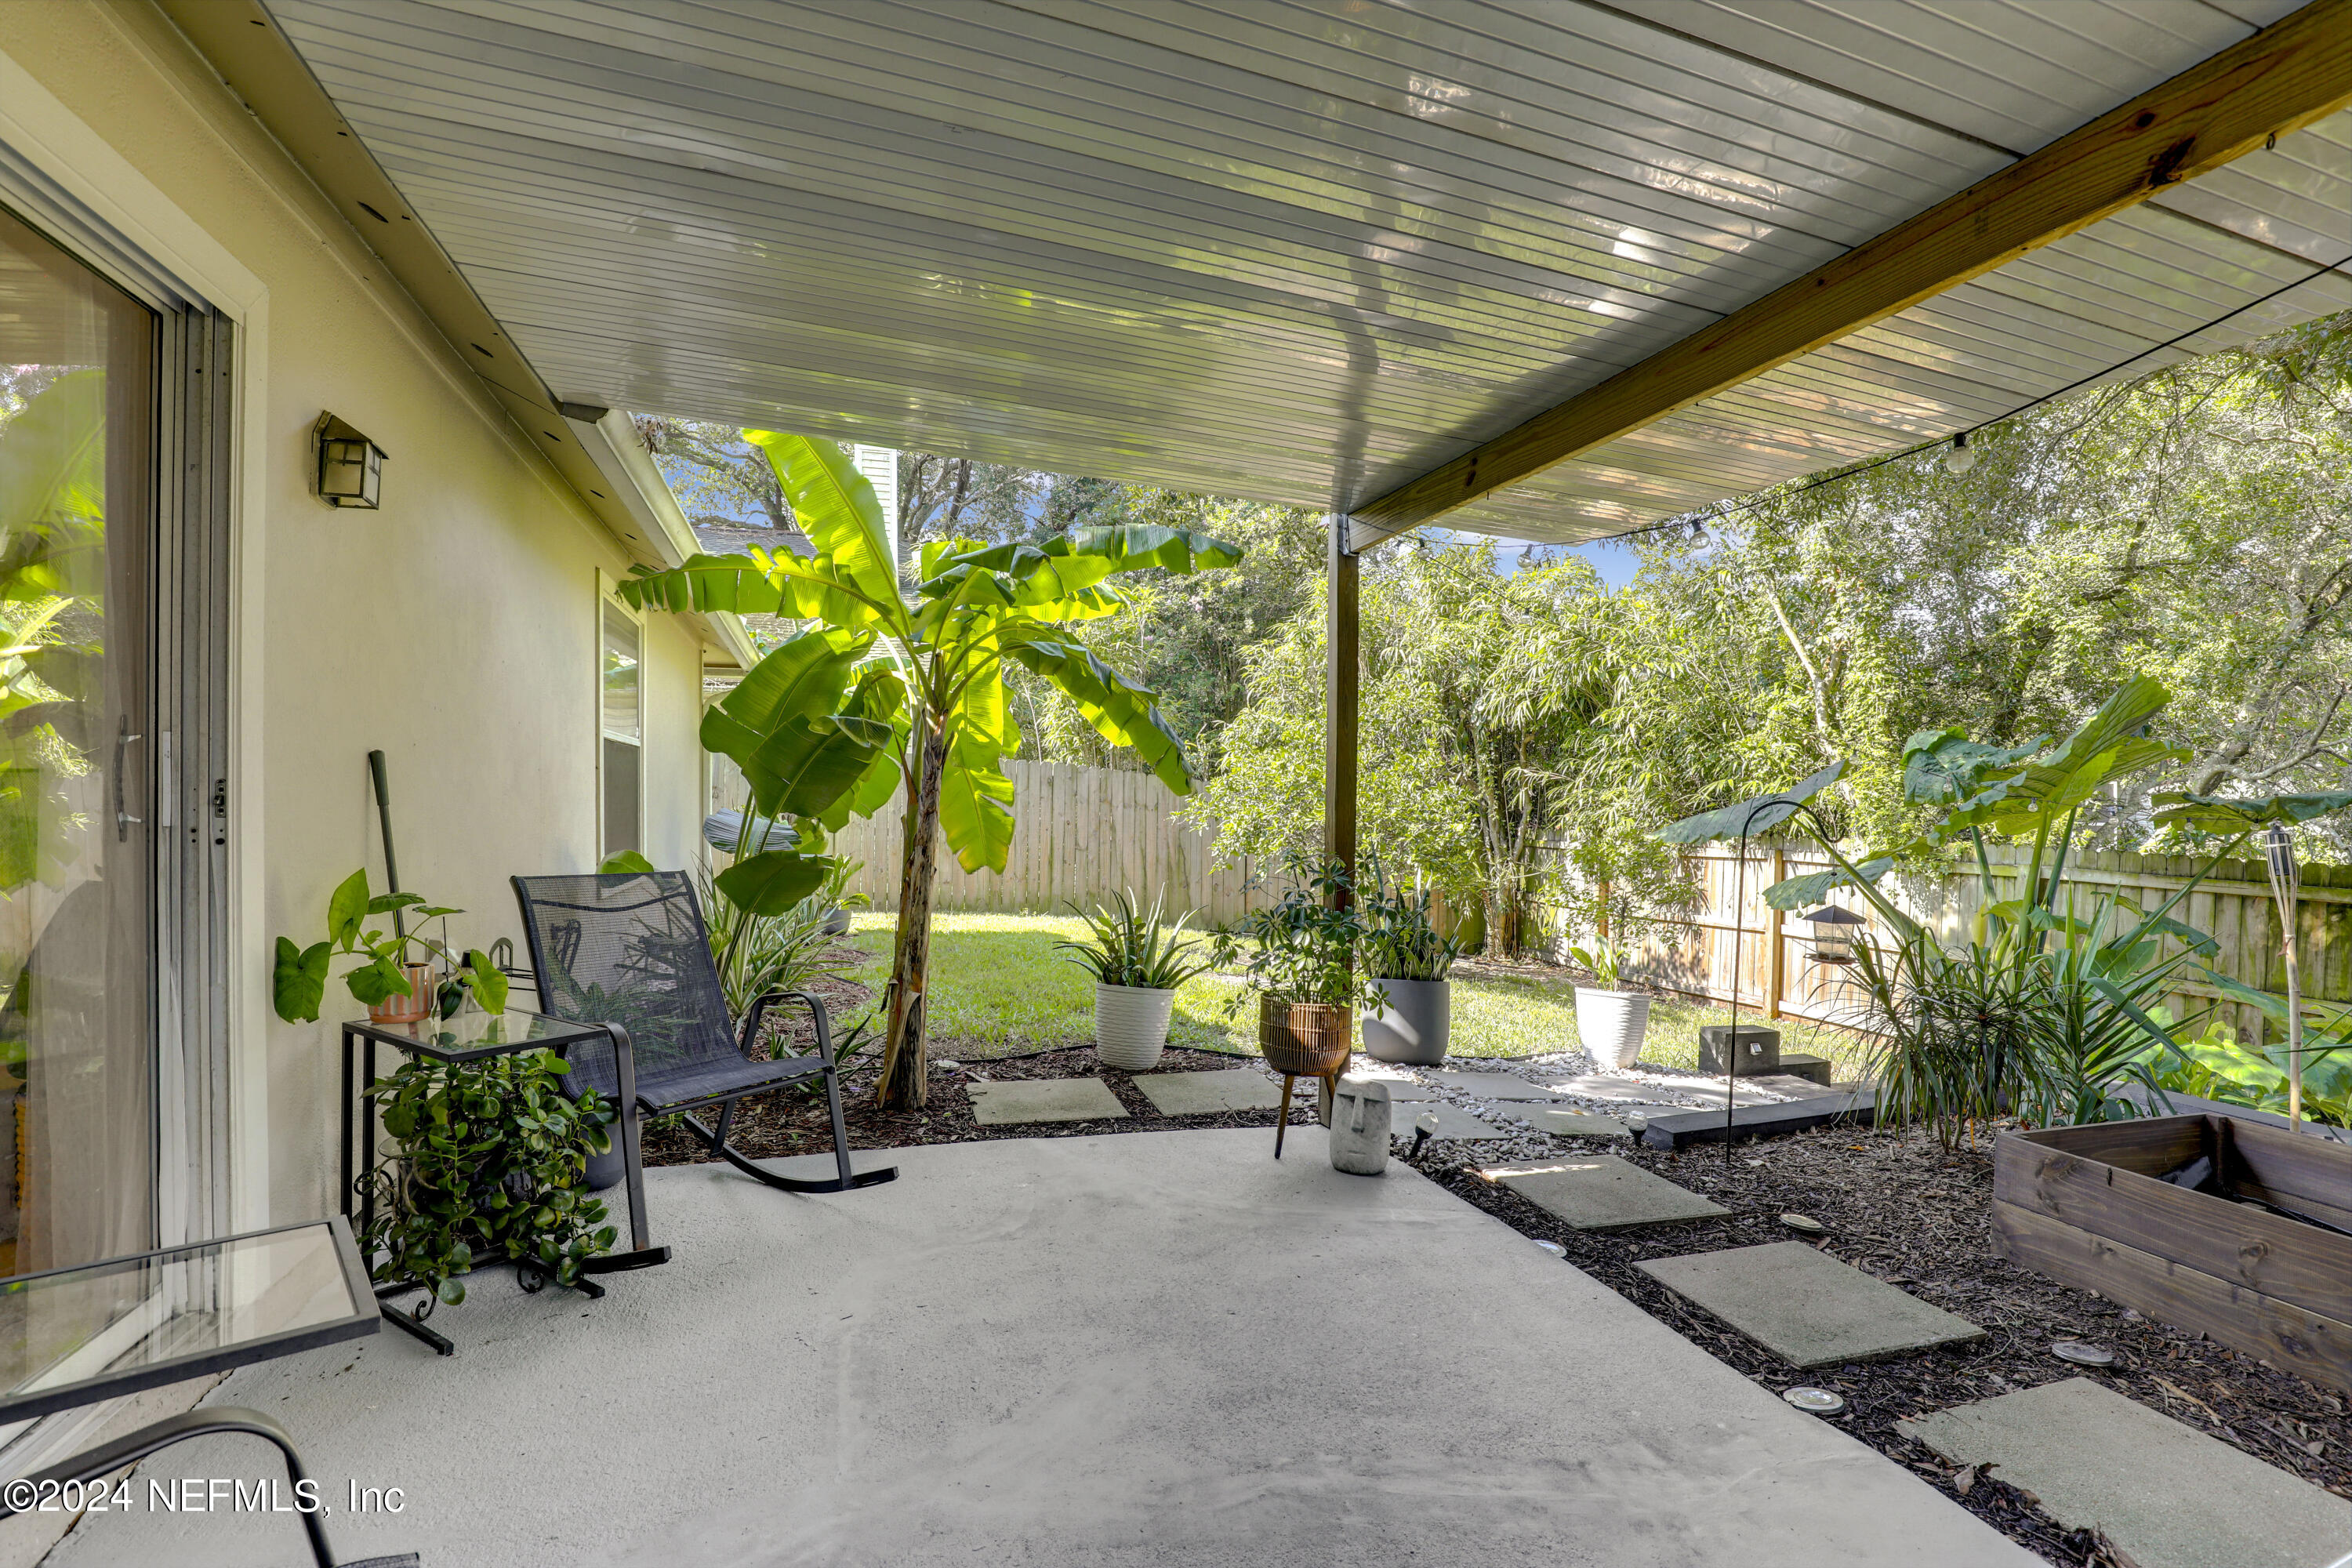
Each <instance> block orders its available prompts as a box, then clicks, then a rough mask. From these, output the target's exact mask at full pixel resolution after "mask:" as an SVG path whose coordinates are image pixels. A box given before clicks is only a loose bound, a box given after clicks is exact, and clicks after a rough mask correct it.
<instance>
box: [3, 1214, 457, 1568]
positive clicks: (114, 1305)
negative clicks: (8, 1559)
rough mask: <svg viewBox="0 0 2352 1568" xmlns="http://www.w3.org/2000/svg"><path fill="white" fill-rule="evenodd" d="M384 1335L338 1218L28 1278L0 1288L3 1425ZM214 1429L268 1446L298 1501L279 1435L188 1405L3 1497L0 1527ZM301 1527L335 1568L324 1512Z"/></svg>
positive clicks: (295, 1476) (321, 1560) (251, 1413)
mask: <svg viewBox="0 0 2352 1568" xmlns="http://www.w3.org/2000/svg"><path fill="white" fill-rule="evenodd" d="M382 1327H383V1324H382V1320H381V1319H380V1318H379V1317H378V1316H377V1310H376V1300H375V1293H374V1291H373V1289H371V1288H370V1286H369V1284H368V1277H367V1270H366V1269H365V1268H362V1267H361V1264H360V1251H359V1246H358V1244H357V1243H356V1242H355V1241H353V1240H352V1227H351V1223H350V1222H349V1221H348V1220H346V1219H344V1218H343V1217H342V1216H341V1215H336V1216H335V1217H333V1218H331V1219H323V1220H311V1221H309V1222H307V1223H305V1224H301V1225H289V1226H278V1228H276V1229H274V1230H259V1231H251V1232H248V1233H247V1234H245V1235H243V1236H229V1237H221V1238H219V1239H218V1240H215V1241H197V1242H189V1243H187V1244H186V1245H184V1246H180V1247H160V1248H158V1249H156V1250H155V1251H153V1252H142V1253H137V1254H134V1255H133V1256H131V1257H129V1258H107V1259H105V1260H104V1261H102V1262H99V1263H85V1264H81V1265H79V1266H78V1267H75V1268H52V1269H49V1270H47V1271H46V1272H44V1273H40V1274H27V1275H25V1276H23V1277H22V1278H20V1279H10V1280H6V1281H5V1282H0V1423H9V1422H16V1421H28V1420H32V1419H35V1418H37V1417H39V1416H43V1415H55V1414H57V1413H58V1411H61V1410H71V1409H75V1408H78V1407H79V1406H81V1405H95V1404H98V1403H99V1402H100V1401H101V1400H107V1399H113V1398H117V1397H119V1396H121V1395H122V1394H138V1393H141V1392H143V1391H144V1390H147V1389H151V1388H161V1387H163V1385H165V1384H173V1383H178V1382H180V1381H182V1380H183V1379H185V1378H191V1377H203V1376H206V1375H208V1374H210V1373H216V1372H227V1371H229V1370H230V1369H232V1368H234V1367H240V1366H248V1365H251V1364H252V1363H256V1362H263V1361H270V1360H273V1359H275V1358H277V1357H278V1356H285V1355H293V1354H295V1353H297V1352H301V1351H307V1350H316V1349H317V1348H319V1347H320V1346H321V1345H331V1344H335V1343H337V1342H341V1341H344V1340H355V1339H361V1338H363V1337H365V1336H366V1335H369V1334H373V1333H376V1332H378V1331H380V1330H381V1329H382ZM219 1432H232V1433H244V1434H247V1435H248V1436H257V1437H261V1438H265V1439H267V1440H268V1441H269V1442H271V1443H274V1444H276V1445H277V1446H278V1450H279V1451H280V1452H281V1453H283V1454H284V1455H285V1457H286V1469H287V1474H288V1478H289V1479H290V1480H291V1481H292V1482H294V1483H295V1495H297V1496H298V1497H299V1495H300V1491H301V1483H302V1482H303V1481H304V1480H305V1479H307V1477H306V1476H305V1474H304V1472H303V1468H302V1459H301V1456H300V1455H299V1454H298V1453H297V1452H296V1451H295V1448H294V1440H293V1438H292V1437H290V1436H288V1435H287V1432H286V1429H285V1428H284V1427H282V1426H278V1423H277V1422H275V1421H273V1420H271V1419H270V1418H269V1417H268V1416H267V1415H262V1414H261V1413H260V1412H259V1411H256V1410H241V1409H238V1408H236V1407H235V1406H231V1405H198V1406H197V1407H196V1408H195V1409H194V1410H191V1411H188V1412H186V1413H185V1414H184V1415H174V1416H172V1417H170V1418H169V1419H167V1420H163V1421H157V1422H152V1423H151V1424H149V1425H148V1426H142V1427H141V1428H139V1429H138V1430H137V1431H135V1432H131V1433H129V1434H127V1435H125V1436H121V1437H118V1438H116V1439H115V1440H114V1441H112V1442H110V1443H103V1444H100V1445H99V1446H98V1447H94V1448H89V1449H85V1450H84V1451H83V1452H81V1453H79V1454H76V1455H75V1456H73V1457H72V1458H69V1459H67V1460H64V1461H63V1462H61V1463H59V1464H56V1465H51V1466H49V1467H48V1468H46V1469H43V1470H40V1471H37V1472H36V1473H35V1474H33V1475H30V1476H26V1477H24V1478H21V1479H17V1480H15V1481H12V1482H10V1483H9V1484H8V1485H7V1486H6V1487H5V1488H0V1519H5V1518H7V1517H8V1516H9V1515H11V1514H16V1513H23V1512H26V1511H28V1510H31V1509H33V1508H36V1507H38V1506H40V1505H41V1504H42V1502H44V1501H45V1500H47V1501H51V1502H52V1503H53V1504H54V1502H55V1501H57V1500H69V1499H70V1497H71V1495H72V1494H71V1492H70V1490H68V1489H72V1488H78V1487H82V1486H87V1485H88V1484H89V1483H90V1482H93V1481H96V1480H98V1479H100V1477H103V1476H109V1475H111V1474H112V1473H113V1472H114V1471H116V1470H119V1469H121V1468H123V1467H124V1466H126V1465H130V1464H134V1463H136V1462H137V1461H139V1460H140V1459H142V1458H146V1457H147V1456H148V1455H150V1454H152V1453H154V1452H155V1451H156V1450H158V1449H160V1448H167V1447H171V1446H172V1445H173V1444H174V1443H178V1442H181V1441H184V1439H186V1438H189V1437H195V1436H204V1435H205V1434H209V1433H219ZM299 1518H300V1520H301V1523H302V1528H303V1531H305V1533H306V1534H307V1535H308V1536H309V1538H310V1553H311V1559H312V1561H313V1562H314V1563H318V1564H320V1568H332V1564H333V1563H334V1561H335V1559H334V1553H333V1552H331V1550H330V1549H329V1546H328V1543H327V1531H326V1526H325V1525H324V1523H323V1522H321V1521H320V1515H319V1514H318V1512H316V1511H308V1512H300V1513H299ZM385 1561H387V1562H407V1563H414V1562H415V1558H414V1556H409V1557H405V1558H394V1559H386V1560H385Z"/></svg>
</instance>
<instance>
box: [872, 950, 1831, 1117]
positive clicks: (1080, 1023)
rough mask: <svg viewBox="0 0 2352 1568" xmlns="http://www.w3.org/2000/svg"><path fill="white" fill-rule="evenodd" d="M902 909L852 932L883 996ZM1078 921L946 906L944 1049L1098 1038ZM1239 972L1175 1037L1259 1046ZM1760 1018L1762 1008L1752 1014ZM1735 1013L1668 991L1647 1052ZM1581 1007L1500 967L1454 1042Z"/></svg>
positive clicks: (1206, 1044) (1470, 986)
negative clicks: (1232, 1013) (1064, 943)
mask: <svg viewBox="0 0 2352 1568" xmlns="http://www.w3.org/2000/svg"><path fill="white" fill-rule="evenodd" d="M892 929H893V917H892V916H890V915H887V914H873V913H860V914H859V915H858V916H857V917H856V927H855V931H854V933H853V940H855V941H856V942H857V943H858V945H859V946H861V947H863V948H865V949H866V951H868V952H872V953H874V954H875V955H876V956H875V957H874V958H873V959H872V960H871V961H870V962H868V963H866V964H864V965H862V966H860V967H859V968H858V969H856V970H855V971H853V972H852V973H851V978H852V979H855V980H856V981H857V982H858V983H859V984H864V985H866V986H869V987H871V988H872V989H873V990H874V991H875V992H876V993H877V994H879V992H880V991H881V989H882V986H883V984H884V983H885V982H886V981H887V979H888V978H889V973H890V963H889V950H890V935H891V931H892ZM1084 932H1085V927H1084V926H1083V925H1082V924H1081V923H1080V922H1079V921H1076V920H1074V919H1070V918H1067V917H1064V916H1056V915H1003V914H940V915H936V916H934V917H933V918H932V922H931V976H930V1023H931V1037H932V1041H933V1050H934V1052H935V1054H939V1055H946V1056H955V1057H961V1058H985V1057H992V1056H1009V1055H1012V1054H1013V1053H1015V1052H1021V1051H1035V1050H1047V1049H1052V1048H1055V1047H1065V1046H1084V1045H1088V1044H1091V1043H1092V1041H1093V1039H1094V982H1093V980H1092V979H1091V978H1090V977H1089V976H1088V975H1087V973H1086V972H1085V971H1084V970H1082V969H1080V968H1078V967H1077V966H1076V964H1074V963H1067V962H1066V961H1065V960H1064V959H1063V957H1062V956H1061V955H1060V954H1058V953H1056V952H1055V951H1054V943H1055V942H1057V941H1059V940H1061V939H1063V938H1066V937H1077V936H1081V935H1083V934H1084ZM1234 990H1235V986H1234V982H1233V981H1231V980H1229V979H1226V978H1224V977H1223V976H1219V975H1203V976H1202V977H1201V978H1200V979H1197V980H1194V981H1192V982H1191V983H1190V984H1186V985H1185V986H1184V987H1183V988H1182V989H1181V990H1179V991H1178V992H1177V993H1176V1016H1175V1021H1174V1023H1173V1024H1172V1025H1171V1026H1170V1029H1169V1032H1168V1037H1169V1043H1170V1044H1171V1045H1178V1046H1190V1047H1194V1048H1195V1049H1198V1050H1210V1051H1229V1052H1233V1053H1234V1054H1236V1055H1243V1056H1254V1055H1255V1054H1256V1049H1257V1047H1256V1044H1255V1042H1256V1038H1257V1020H1256V1016H1255V1012H1254V1011H1253V1010H1251V1009H1248V1008H1244V1010H1243V1012H1242V1013H1241V1015H1240V1016H1238V1017H1228V1016H1226V1013H1225V1004H1226V1003H1227V1001H1228V1000H1229V999H1230V998H1231V997H1232V996H1233V995H1234ZM1727 1016H1728V1014H1727V1011H1726V1010H1725V1009H1724V1008H1723V1007H1721V1006H1719V1005H1713V1004H1702V1003H1699V1002H1696V1001H1694V1000H1691V999H1689V998H1686V997H1660V998H1659V999H1658V1000H1656V1001H1655V1002H1654V1003H1653V1004H1652V1005H1651V1008H1650V1031H1649V1039H1648V1043H1647V1044H1646V1045H1645V1046H1644V1047H1643V1051H1642V1059H1643V1061H1644V1062H1649V1063H1653V1064H1655V1065H1657V1066H1660V1067H1680V1068H1696V1066H1698V1029H1699V1026H1700V1025H1702V1024H1719V1023H1723V1022H1725V1021H1726V1019H1727ZM1748 1016H1753V1015H1752V1014H1750V1015H1748ZM1781 1043H1782V1046H1783V1047H1784V1048H1786V1049H1789V1050H1793V1051H1810V1052H1812V1053H1813V1054H1815V1055H1818V1056H1826V1057H1828V1058H1831V1060H1832V1061H1833V1062H1835V1063H1837V1076H1838V1077H1840V1078H1841V1079H1843V1078H1849V1077H1853V1076H1854V1075H1855V1073H1856V1070H1857V1068H1858V1067H1859V1052H1858V1047H1857V1043H1856V1042H1855V1040H1854V1038H1853V1037H1851V1036H1848V1035H1844V1034H1842V1033H1840V1032H1838V1031H1835V1030H1829V1029H1816V1028H1815V1027H1814V1026H1811V1025H1810V1024H1806V1023H1802V1022H1801V1021H1799V1020H1796V1019H1787V1020H1784V1021H1783V1023H1782V1026H1781ZM1575 1046H1576V1005H1575V997H1574V993H1573V992H1572V991H1571V989H1570V984H1569V981H1568V978H1567V975H1566V974H1565V973H1560V974H1559V975H1558V976H1554V975H1551V974H1542V975H1518V974H1512V975H1500V976H1491V977H1490V976H1479V977H1468V976H1463V975H1457V976H1456V977H1455V979H1454V1044H1453V1051H1452V1054H1453V1055H1454V1056H1457V1057H1496V1058H1508V1057H1532V1056H1542V1055H1546V1054H1548V1053H1550V1052H1554V1051H1565V1050H1572V1049H1574V1048H1575Z"/></svg>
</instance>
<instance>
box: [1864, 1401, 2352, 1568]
mask: <svg viewBox="0 0 2352 1568" xmlns="http://www.w3.org/2000/svg"><path fill="white" fill-rule="evenodd" d="M1895 1426H1896V1429H1897V1430H1899V1431H1901V1432H1902V1433H1903V1434H1904V1435H1905V1436H1909V1437H1916V1438H1917V1439H1918V1440H1919V1441H1921V1442H1923V1443H1925V1444H1927V1447H1930V1448H1933V1449H1935V1450H1936V1452H1937V1453H1938V1454H1941V1455H1942V1456H1943V1457H1944V1458H1947V1459H1949V1460H1950V1461H1951V1462H1952V1463H1953V1464H1955V1465H1982V1464H1990V1465H1993V1466H1995V1467H1997V1468H1995V1470H1994V1472H1993V1473H1994V1474H1995V1475H1997V1476H1999V1477H2000V1479H2002V1480H2005V1481H2007V1482H2009V1483H2010V1484H2011V1485H2012V1486H2018V1487H2022V1488H2024V1489H2026V1490H2027V1491H2030V1492H2032V1494H2033V1495H2034V1496H2036V1497H2038V1498H2040V1499H2041V1500H2042V1511H2043V1512H2045V1513H2047V1514H2049V1515H2050V1517H2051V1518H2053V1519H2054V1520H2056V1521H2058V1522H2059V1523H2060V1524H2062V1525H2063V1526H2065V1527H2066V1528H2067V1529H2069V1530H2088V1529H2098V1530H2102V1531H2105V1532H2106V1535H2107V1539H2108V1540H2110V1541H2112V1542H2115V1543H2116V1545H2117V1546H2120V1547H2122V1548H2123V1549H2124V1550H2125V1551H2126V1552H2129V1553H2131V1556H2132V1560H2133V1561H2134V1562H2136V1563H2139V1564H2140V1568H2214V1565H2215V1564H2218V1563H2229V1564H2231V1568H2314V1565H2315V1564H2318V1563H2330V1562H2334V1561H2335V1560H2336V1558H2337V1557H2339V1556H2340V1555H2341V1554H2342V1553H2343V1552H2344V1551H2345V1549H2346V1548H2347V1546H2352V1502H2347V1500H2344V1499H2342V1498H2339V1497H2333V1496H2331V1495H2329V1494H2328V1493H2326V1492H2325V1491H2322V1490H2321V1489H2319V1488H2317V1487H2315V1486H2313V1485H2312V1484H2311V1483H2310V1482H2309V1481H2306V1480H2304V1479H2302V1478H2300V1477H2298V1476H2293V1475H2289V1474H2288V1473H2287V1472H2286V1471H2284V1470H2282V1469H2279V1468H2276V1467H2274V1466H2271V1465H2266V1464H2264V1463H2263V1461H2262V1460H2260V1459H2257V1458H2254V1457H2253V1456H2252V1455H2251V1454H2248V1453H2246V1452H2244V1451H2243V1450H2242V1449H2239V1448H2233V1447H2231V1446H2230V1445H2229V1444H2227V1443H2224V1442H2222V1441H2221V1439H2220V1438H2219V1437H2212V1436H2207V1435H2206V1434H2205V1433H2202V1432H2200V1431H2198V1430H2197V1429H2196V1428H2195V1427H2193V1426H2184V1425H2182V1424H2181V1423H2180V1422H2178V1421H2175V1420H2173V1419H2172V1418H2171V1417H2170V1416H2168V1415H2161V1414H2159V1413H2158V1412H2157V1411H2154V1410H2150V1409H2149V1408H2148V1407H2147V1405H2142V1404H2140V1403H2138V1402H2137V1400H2132V1399H2127V1398H2126V1397H2125V1396H2124V1395H2122V1394H2117V1393H2116V1391H2115V1390H2114V1389H2112V1388H2108V1387H2106V1386H2105V1384H2098V1383H2095V1382H2093V1381H2092V1380H2091V1379H2089V1378H2087V1377H2070V1378H2065V1379H2063V1380H2062V1381H2060V1382H2057V1383H2045V1384H2042V1386H2041V1387H2039V1388H2029V1389H2026V1390H2024V1391H2023V1392H2021V1393H2018V1394H2002V1395H2001V1396H2000V1397H1999V1398H1998V1399H1986V1400H1979V1401H1978V1402H1977V1403H1975V1404H1973V1405H1955V1406H1953V1407H1952V1408H1951V1409H1949V1410H1939V1411H1937V1413H1936V1414H1935V1415H1925V1416H1921V1417H1920V1418H1919V1419H1918V1420H1916V1421H1898V1422H1896V1423H1895Z"/></svg>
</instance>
